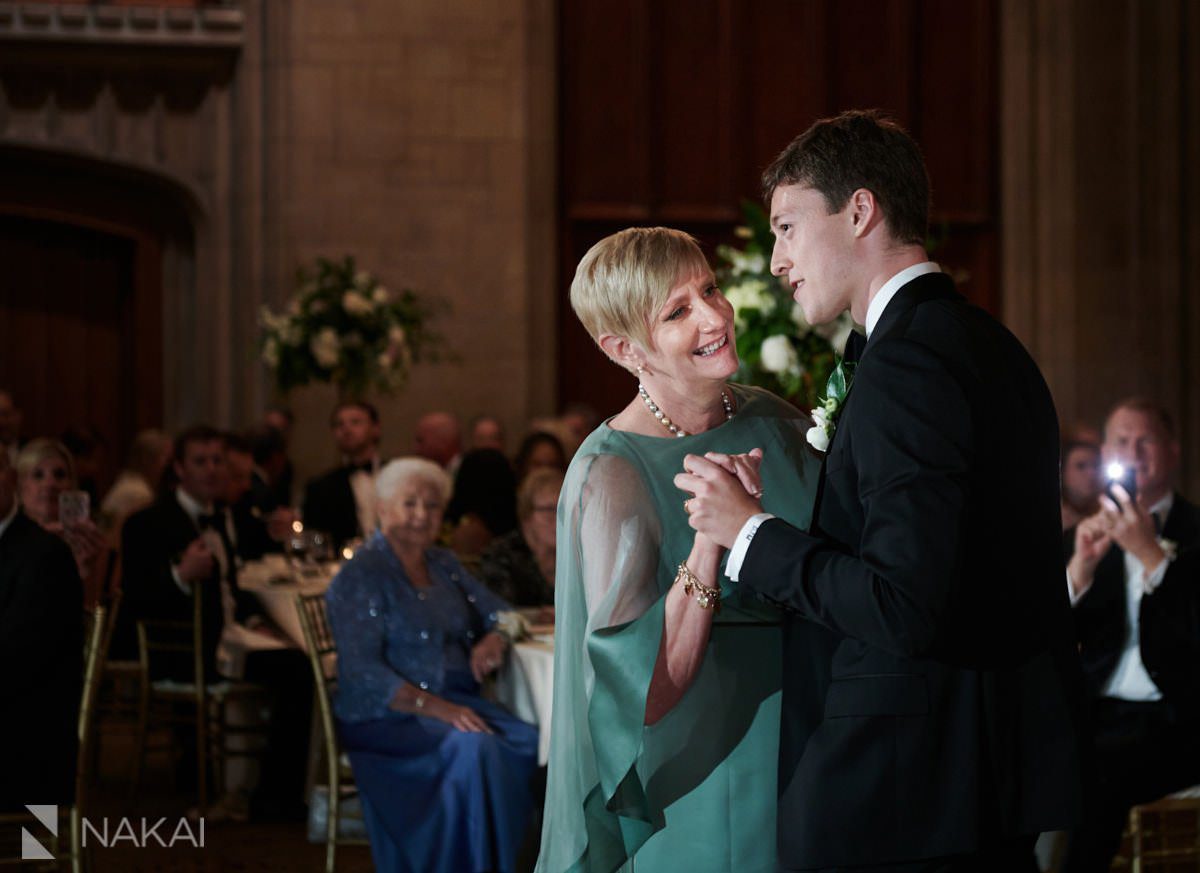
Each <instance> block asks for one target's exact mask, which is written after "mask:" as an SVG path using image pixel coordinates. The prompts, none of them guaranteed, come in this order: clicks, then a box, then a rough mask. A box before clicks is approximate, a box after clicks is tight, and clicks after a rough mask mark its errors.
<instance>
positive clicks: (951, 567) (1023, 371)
mask: <svg viewBox="0 0 1200 873" xmlns="http://www.w3.org/2000/svg"><path fill="white" fill-rule="evenodd" d="M764 182H765V188H766V195H767V199H768V200H769V202H770V208H771V225H772V228H773V229H774V231H775V236H776V242H775V249H774V252H773V255H772V259H771V267H772V270H773V272H774V273H775V274H776V275H779V276H781V277H786V279H787V281H788V282H789V283H790V284H791V286H792V288H793V290H794V297H795V299H796V301H797V302H798V303H799V304H800V306H801V307H802V308H803V310H804V315H805V318H806V319H807V320H808V321H809V322H811V323H814V324H820V323H822V322H827V321H830V320H831V319H833V318H835V317H836V316H838V315H839V314H840V313H841V312H843V311H845V310H846V309H849V310H850V312H851V314H852V315H853V316H854V319H855V321H857V322H859V323H862V324H865V325H866V329H867V338H866V339H865V340H864V339H863V337H862V335H861V334H857V333H855V334H853V335H852V337H851V341H850V343H848V351H847V354H846V360H847V368H848V369H850V374H849V375H850V379H849V381H850V386H851V387H850V390H849V393H848V394H847V395H846V397H845V398H844V402H842V403H841V405H840V408H839V409H838V410H837V412H836V413H834V414H833V415H831V416H830V418H831V419H832V424H831V428H830V429H831V430H833V433H832V438H831V440H830V441H829V443H828V447H827V449H828V453H827V455H826V460H825V466H824V469H823V471H822V475H821V480H820V484H819V490H818V497H817V505H816V507H815V510H814V516H813V522H812V526H811V529H810V530H808V531H803V530H799V529H798V528H795V527H793V526H792V525H790V524H789V523H788V521H787V519H781V518H772V517H770V516H766V515H763V514H761V513H762V510H761V506H760V504H759V502H758V500H757V499H756V498H755V497H753V496H751V494H749V493H747V490H746V489H744V488H743V487H742V486H741V485H740V484H739V481H738V479H737V478H736V477H734V476H731V475H730V474H729V472H728V471H727V469H724V468H723V466H722V465H725V466H726V467H728V466H730V465H737V464H744V463H749V461H747V459H746V458H730V457H728V456H714V457H711V458H700V457H696V456H692V455H689V456H687V457H686V458H685V461H684V467H685V470H686V471H687V472H685V473H684V474H681V475H680V476H678V477H677V479H676V482H677V484H678V485H679V487H680V488H681V489H683V490H684V491H687V492H690V493H691V494H694V495H695V497H694V498H693V499H692V500H691V501H690V502H689V504H688V507H687V508H688V509H689V510H690V513H691V514H690V518H691V523H692V526H693V527H694V528H696V529H697V530H700V531H702V532H703V533H705V534H707V535H708V536H710V537H711V538H712V539H714V540H715V541H717V542H719V543H721V544H722V545H724V546H726V547H733V548H732V550H731V553H730V556H729V561H728V565H727V571H726V572H727V573H728V575H729V576H730V578H731V579H733V580H735V581H736V583H737V584H740V585H745V586H748V587H750V588H752V589H754V590H755V591H757V592H759V593H760V594H761V595H763V596H764V597H766V598H767V599H769V600H771V601H773V602H775V603H777V604H780V605H781V606H782V607H784V608H785V610H787V611H788V612H789V614H790V615H789V618H788V620H787V621H786V622H785V630H784V633H785V643H784V657H785V661H784V691H783V694H784V699H783V728H782V740H781V748H780V754H781V762H780V776H779V785H780V798H779V819H778V820H779V853H780V862H781V865H782V866H783V867H784V868H786V869H795V870H800V869H805V870H807V869H837V870H840V869H849V868H853V869H854V870H856V871H860V870H864V871H865V870H904V871H971V873H982V871H1004V873H1011V871H1020V870H1032V869H1034V867H1033V859H1032V847H1033V842H1034V839H1035V838H1036V835H1037V834H1038V833H1039V832H1040V831H1044V830H1054V829H1059V828H1064V827H1068V826H1070V825H1071V824H1072V823H1073V822H1074V821H1075V820H1076V817H1077V814H1078V807H1079V803H1080V799H1079V781H1080V779H1079V766H1078V760H1077V737H1078V733H1079V728H1078V722H1077V718H1078V710H1079V708H1080V706H1079V704H1080V698H1081V693H1080V692H1081V687H1080V681H1079V680H1080V677H1079V672H1078V671H1079V667H1078V658H1077V656H1076V654H1075V651H1074V642H1073V640H1072V638H1071V628H1070V613H1069V605H1068V602H1067V597H1066V592H1065V591H1064V590H1063V585H1062V578H1063V562H1062V554H1061V535H1062V534H1061V528H1060V524H1059V494H1058V492H1059V489H1058V426H1057V417H1056V415H1055V411H1054V406H1053V403H1052V402H1051V399H1050V393H1049V391H1048V389H1047V388H1046V385H1045V383H1044V382H1043V380H1042V377H1041V374H1040V373H1039V372H1038V369H1037V367H1036V365H1035V364H1034V362H1033V361H1032V360H1031V359H1030V357H1029V355H1028V354H1027V353H1026V351H1025V350H1024V348H1022V346H1021V344H1020V343H1019V342H1018V341H1017V340H1016V339H1015V338H1014V337H1013V336H1012V335H1011V334H1010V333H1009V332H1008V331H1007V330H1005V328H1004V327H1002V326H1001V325H1000V324H999V323H998V322H996V321H995V320H994V319H993V318H991V317H990V316H989V315H987V314H986V313H985V312H983V311H981V310H979V309H977V308H975V307H972V306H970V305H969V304H968V303H967V302H966V301H965V300H964V299H963V298H962V297H961V296H960V295H959V294H958V293H957V292H956V291H955V289H954V285H953V282H952V281H951V280H950V278H949V277H948V276H946V275H944V274H943V273H941V272H940V271H939V269H938V267H937V265H936V264H933V263H931V262H930V261H929V259H928V258H927V256H926V253H925V249H924V247H923V241H924V238H925V233H926V224H927V216H928V208H929V184H928V178H927V175H926V171H925V166H924V163H923V161H922V158H921V155H920V152H919V150H918V148H917V145H916V143H915V142H913V140H912V139H911V138H910V137H909V136H908V135H907V133H905V132H904V131H903V130H901V129H900V128H899V127H898V126H896V125H895V124H893V123H891V122H889V121H887V120H885V119H883V118H881V117H880V116H879V115H877V114H876V113H872V112H848V113H845V114H843V115H840V116H838V117H836V118H832V119H827V120H824V121H819V122H817V123H816V124H814V125H813V127H812V128H810V129H809V130H808V131H807V132H806V133H804V134H802V135H801V136H800V137H799V138H797V139H796V140H795V141H794V142H793V143H792V144H791V145H789V146H788V147H787V149H785V150H784V152H783V153H782V154H781V155H780V156H779V157H778V158H777V159H776V160H775V162H774V163H773V164H772V165H771V166H770V168H768V169H767V171H766V173H765V175H764ZM818 442H820V441H818ZM751 448H752V447H750V446H747V447H746V449H747V450H749V449H751ZM763 448H765V449H766V450H767V451H770V447H763ZM762 487H763V488H765V489H770V488H771V487H772V483H771V482H764V483H762ZM755 490H757V489H755ZM760 493H761V492H760ZM799 622H816V623H817V624H819V625H821V626H823V627H824V628H826V629H827V630H828V631H829V632H830V633H832V634H833V635H834V637H835V640H836V643H835V645H836V648H834V650H833V656H832V659H831V661H828V662H821V661H819V660H818V659H815V658H814V657H813V656H812V654H811V653H810V651H809V650H808V649H807V648H806V647H805V644H804V640H805V639H806V638H807V636H806V634H804V633H803V627H800V626H798V623H799ZM814 696H817V697H818V698H819V699H815V700H814V699H813V698H814ZM814 707H815V708H816V711H817V712H822V713H823V717H822V718H821V719H820V720H819V723H818V724H817V725H816V727H815V729H810V727H809V721H808V720H807V719H808V714H810V713H811V712H813V710H814Z"/></svg>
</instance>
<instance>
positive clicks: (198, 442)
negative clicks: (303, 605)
mask: <svg viewBox="0 0 1200 873" xmlns="http://www.w3.org/2000/svg"><path fill="white" fill-rule="evenodd" d="M174 468H175V474H176V476H177V477H178V479H179V485H178V487H177V488H176V489H175V490H174V491H173V492H171V493H169V494H165V495H163V497H161V498H160V499H159V500H158V501H157V502H156V503H154V504H153V505H151V506H150V507H148V508H146V509H144V510H142V511H141V512H138V513H135V514H134V515H132V516H130V517H129V519H128V520H127V521H126V522H125V526H124V528H123V529H122V536H121V554H122V586H123V589H124V592H125V601H124V604H125V605H124V606H123V608H122V612H123V613H124V614H126V615H127V616H128V617H129V620H130V621H131V622H136V621H137V620H139V619H156V620H164V619H165V620H174V621H182V622H186V623H190V622H191V621H192V615H193V611H192V593H193V589H194V588H195V587H196V586H200V588H201V597H202V599H201V604H200V605H201V613H202V614H201V645H202V647H203V652H202V656H203V661H204V671H205V681H206V682H209V683H212V682H218V681H220V679H221V678H222V676H221V673H220V670H219V665H218V657H217V652H218V646H219V645H220V644H221V640H222V636H223V635H224V636H225V639H226V646H225V650H226V652H229V651H230V649H229V641H231V640H236V639H239V638H241V637H243V636H244V635H243V634H240V633H237V632H236V630H237V629H236V628H235V627H234V626H235V625H236V626H239V627H241V628H252V627H256V626H259V625H261V624H263V623H264V621H265V620H264V618H263V617H262V612H263V610H262V609H261V608H260V604H259V602H258V600H257V598H256V597H255V596H254V595H253V594H251V593H250V592H247V591H242V590H241V589H240V588H239V587H238V582H237V566H238V541H239V531H238V527H237V525H236V524H235V520H234V516H233V513H232V512H230V510H229V509H228V507H226V506H225V504H224V503H223V502H222V497H223V496H224V490H225V488H226V487H227V484H228V481H227V470H226V442H225V436H224V434H222V433H221V432H220V431H218V430H215V429H214V428H211V427H208V426H206V425H196V426H194V427H190V428H188V429H187V430H184V431H183V432H182V433H180V434H179V436H178V437H177V438H176V440H175V461H174ZM242 654H243V655H244V657H243V659H242V665H241V672H240V675H238V676H236V677H235V678H241V679H245V680H246V681H249V682H254V683H258V684H260V685H262V686H263V688H264V691H265V692H266V695H267V697H268V699H269V702H270V709H271V722H270V727H269V737H268V742H267V744H266V749H265V755H264V759H263V766H262V775H261V779H260V784H259V787H258V790H257V792H256V793H255V796H254V798H252V801H251V811H252V814H254V815H255V816H256V817H259V818H279V817H283V818H294V817H297V816H299V815H301V814H302V810H303V801H302V792H303V783H304V777H305V771H304V761H305V757H306V754H307V748H308V731H307V728H303V729H299V730H298V729H297V728H296V725H298V724H304V725H307V723H308V718H309V715H310V713H311V711H312V703H311V701H312V674H311V670H310V668H309V666H308V660H307V657H306V656H305V655H304V653H303V652H301V651H299V650H298V649H295V648H282V649H281V648H278V647H275V648H271V649H266V650H254V649H249V650H246V651H244V652H242ZM171 655H175V656H176V657H174V658H172V657H171ZM151 670H152V671H153V674H152V676H151V678H152V679H174V680H177V681H182V682H191V681H193V678H194V677H193V669H192V661H191V656H190V655H189V654H187V653H184V652H179V653H172V652H162V653H158V654H157V655H156V657H155V659H154V661H153V662H152V664H151ZM180 739H181V742H182V744H183V745H184V747H185V748H186V747H187V744H189V743H192V742H195V739H194V735H189V734H188V733H187V732H184V733H183V734H181V737H180ZM183 760H184V761H186V760H187V757H186V756H185V757H184V758H183ZM179 775H181V776H183V777H184V778H185V779H190V778H191V775H192V774H191V771H190V770H189V769H187V768H184V769H182V770H181V771H180V773H179Z"/></svg>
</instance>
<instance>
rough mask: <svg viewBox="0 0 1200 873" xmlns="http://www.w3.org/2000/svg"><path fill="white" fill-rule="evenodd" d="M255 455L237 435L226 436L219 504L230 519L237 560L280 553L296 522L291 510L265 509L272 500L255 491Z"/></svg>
mask: <svg viewBox="0 0 1200 873" xmlns="http://www.w3.org/2000/svg"><path fill="white" fill-rule="evenodd" d="M255 484H256V483H255V479H254V455H253V449H252V447H251V445H250V441H249V440H248V439H246V438H245V437H242V436H240V435H238V434H227V435H226V436H225V489H224V494H223V495H222V498H221V502H222V503H224V504H225V506H227V507H229V511H230V512H231V513H232V515H233V527H234V531H235V533H236V538H235V544H234V545H235V547H236V550H237V556H238V558H240V559H242V560H244V561H253V560H257V559H258V558H261V557H262V556H263V555H265V554H267V553H268V552H278V551H281V549H282V546H281V544H282V543H283V541H284V539H286V538H287V536H288V535H289V534H290V533H291V530H292V522H293V521H294V520H295V519H294V517H293V513H292V511H291V510H290V509H287V508H283V509H268V510H264V506H270V505H271V504H273V502H274V497H273V495H272V494H271V493H270V491H269V490H268V489H265V488H256V487H255Z"/></svg>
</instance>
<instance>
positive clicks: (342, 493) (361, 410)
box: [301, 400, 381, 549]
mask: <svg viewBox="0 0 1200 873" xmlns="http://www.w3.org/2000/svg"><path fill="white" fill-rule="evenodd" d="M329 426H330V428H332V430H333V441H334V444H335V445H336V446H337V450H338V453H339V454H340V455H341V456H342V463H341V466H338V467H335V468H334V469H332V470H329V471H328V472H326V473H324V474H322V475H320V476H318V477H317V478H316V479H313V480H312V481H310V482H309V483H308V487H307V488H306V489H305V492H304V509H303V517H302V519H301V520H302V521H303V522H304V525H305V527H308V528H311V529H312V530H319V531H324V532H325V533H328V534H330V535H332V537H333V540H334V543H335V545H336V546H337V548H338V549H341V547H342V546H343V545H344V544H345V543H346V542H347V541H348V540H353V539H357V538H358V537H366V536H370V535H371V533H372V532H373V531H374V530H375V521H376V519H375V496H374V494H373V493H372V484H371V483H372V481H373V479H374V476H375V474H376V472H378V470H379V467H380V458H379V440H380V436H381V430H380V427H379V412H378V411H377V410H376V409H375V407H374V406H372V405H371V404H370V403H367V402H365V401H360V400H351V401H347V402H345V403H339V404H338V405H337V407H336V408H335V409H334V410H333V415H331V416H330V417H329Z"/></svg>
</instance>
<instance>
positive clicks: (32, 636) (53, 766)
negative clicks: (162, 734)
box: [0, 450, 83, 812]
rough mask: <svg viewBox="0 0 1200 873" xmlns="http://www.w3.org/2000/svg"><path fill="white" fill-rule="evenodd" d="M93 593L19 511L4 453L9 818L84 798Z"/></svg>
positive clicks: (0, 615) (2, 627)
mask: <svg viewBox="0 0 1200 873" xmlns="http://www.w3.org/2000/svg"><path fill="white" fill-rule="evenodd" d="M82 658H83V585H82V583H80V581H79V573H78V571H77V570H76V568H75V559H74V558H73V557H72V556H71V550H70V549H69V548H68V547H67V544H66V543H65V542H63V540H62V539H61V538H60V537H56V536H54V534H51V533H48V532H46V531H44V530H42V528H41V527H40V526H38V524H37V523H36V522H34V521H33V520H32V519H30V518H29V517H28V516H26V515H25V514H24V513H23V512H21V511H20V509H19V508H18V507H17V500H16V472H15V471H14V470H13V467H12V465H11V464H10V463H9V460H8V452H6V451H3V450H0V665H3V666H2V669H3V670H4V675H5V676H7V677H8V679H7V681H5V682H4V684H3V688H4V691H5V695H4V700H5V716H4V718H2V719H0V773H2V774H3V775H2V776H0V812H20V811H23V808H24V805H25V804H30V803H47V804H68V803H71V802H72V800H73V799H74V797H75V758H76V753H77V745H76V743H77V741H76V736H75V733H76V721H77V719H78V716H79V696H80V691H81V685H82V681H83V660H82Z"/></svg>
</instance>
